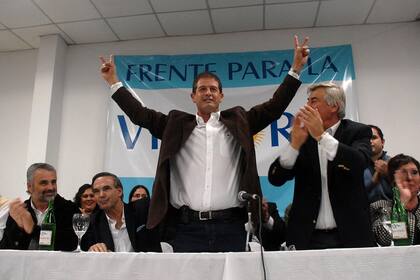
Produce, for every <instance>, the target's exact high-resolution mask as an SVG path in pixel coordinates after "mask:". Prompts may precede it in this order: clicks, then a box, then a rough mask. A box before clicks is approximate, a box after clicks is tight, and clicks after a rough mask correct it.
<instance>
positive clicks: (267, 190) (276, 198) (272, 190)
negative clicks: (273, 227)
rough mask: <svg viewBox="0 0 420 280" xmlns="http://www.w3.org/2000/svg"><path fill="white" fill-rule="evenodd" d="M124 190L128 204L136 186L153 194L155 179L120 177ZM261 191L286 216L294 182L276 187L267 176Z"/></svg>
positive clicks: (262, 177) (262, 180) (261, 180)
mask: <svg viewBox="0 0 420 280" xmlns="http://www.w3.org/2000/svg"><path fill="white" fill-rule="evenodd" d="M119 178H120V180H121V183H122V184H123V189H124V201H125V202H128V195H129V194H130V191H131V189H132V188H133V187H134V186H135V185H144V186H146V187H147V189H148V190H149V192H150V194H151V195H153V193H152V188H153V181H154V178H153V177H119ZM260 183H261V189H262V192H263V194H264V197H265V198H266V199H267V201H271V202H275V203H277V208H278V210H279V213H280V216H282V217H283V216H284V210H285V209H286V207H287V206H288V205H289V204H290V203H291V202H292V199H293V190H294V181H289V182H287V183H286V184H284V185H283V186H281V187H280V188H279V187H274V186H273V185H271V184H270V183H269V182H268V178H267V176H260Z"/></svg>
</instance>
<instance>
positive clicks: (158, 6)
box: [150, 0, 207, 13]
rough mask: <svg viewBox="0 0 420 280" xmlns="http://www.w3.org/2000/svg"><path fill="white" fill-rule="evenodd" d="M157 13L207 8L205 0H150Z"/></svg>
mask: <svg viewBox="0 0 420 280" xmlns="http://www.w3.org/2000/svg"><path fill="white" fill-rule="evenodd" d="M150 3H151V4H152V6H153V9H154V10H155V12H157V13H161V12H174V11H188V10H199V9H207V5H206V1H205V0H176V1H175V0H150Z"/></svg>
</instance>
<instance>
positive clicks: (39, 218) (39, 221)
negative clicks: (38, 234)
mask: <svg viewBox="0 0 420 280" xmlns="http://www.w3.org/2000/svg"><path fill="white" fill-rule="evenodd" d="M31 207H32V209H34V212H35V216H36V220H37V225H38V226H41V224H42V221H44V218H45V215H47V210H48V208H46V209H45V210H44V212H43V211H40V210H38V209H37V208H36V207H35V205H34V203H33V202H32V199H31Z"/></svg>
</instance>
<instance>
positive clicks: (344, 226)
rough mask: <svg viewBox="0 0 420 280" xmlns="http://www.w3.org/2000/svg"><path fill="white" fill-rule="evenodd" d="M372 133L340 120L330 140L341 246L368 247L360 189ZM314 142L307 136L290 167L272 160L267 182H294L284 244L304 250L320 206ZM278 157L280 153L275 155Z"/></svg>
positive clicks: (332, 193)
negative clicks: (334, 146) (334, 141)
mask: <svg viewBox="0 0 420 280" xmlns="http://www.w3.org/2000/svg"><path fill="white" fill-rule="evenodd" d="M371 134H372V132H371V129H370V128H369V127H368V126H366V125H363V124H360V123H356V122H353V121H350V120H342V121H341V124H340V126H339V127H338V129H337V131H336V133H335V135H334V137H335V138H336V139H337V140H338V141H339V142H340V143H339V145H338V150H337V154H336V156H335V159H334V160H333V161H328V167H327V176H328V191H329V196H330V200H331V206H332V210H333V214H334V218H335V221H336V223H337V227H338V232H339V235H340V238H341V241H342V242H343V244H344V246H345V247H367V246H373V244H374V243H373V236H372V229H371V223H370V218H369V217H370V216H369V204H368V200H367V195H366V192H365V190H364V186H363V170H364V168H365V167H366V166H367V163H368V161H369V159H370V155H371V147H370V137H371ZM317 145H318V144H317V142H316V141H315V140H314V139H313V138H311V137H310V136H309V138H308V140H307V141H306V142H305V143H304V144H303V145H302V147H301V149H300V151H299V156H298V158H297V160H296V163H295V165H294V167H293V169H291V170H288V169H284V168H282V167H281V166H280V163H279V161H278V160H276V161H274V162H273V163H272V164H271V166H270V170H269V174H268V178H269V181H270V182H271V183H272V184H273V185H277V186H281V185H283V184H284V183H285V182H286V181H288V180H291V179H293V178H295V190H294V197H293V205H292V208H291V211H290V218H289V222H288V227H287V240H286V243H287V245H288V246H290V245H292V244H294V245H295V246H296V248H297V249H307V248H308V245H309V241H310V239H311V235H312V232H313V230H314V228H315V224H316V220H317V218H318V212H319V207H320V202H321V175H320V166H319V157H318V149H317ZM280 156H281V155H280Z"/></svg>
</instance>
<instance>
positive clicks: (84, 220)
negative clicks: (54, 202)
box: [73, 213, 90, 252]
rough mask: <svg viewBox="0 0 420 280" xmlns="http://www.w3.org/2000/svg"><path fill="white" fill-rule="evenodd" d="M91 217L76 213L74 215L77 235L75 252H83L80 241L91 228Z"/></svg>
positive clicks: (74, 227) (74, 228) (74, 226)
mask: <svg viewBox="0 0 420 280" xmlns="http://www.w3.org/2000/svg"><path fill="white" fill-rule="evenodd" d="M89 220H90V219H89V215H88V214H79V213H76V214H74V215H73V230H74V233H76V235H77V248H76V250H74V252H81V251H82V250H81V249H80V240H81V239H82V236H83V235H84V234H85V233H86V231H87V229H88V227H89Z"/></svg>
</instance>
